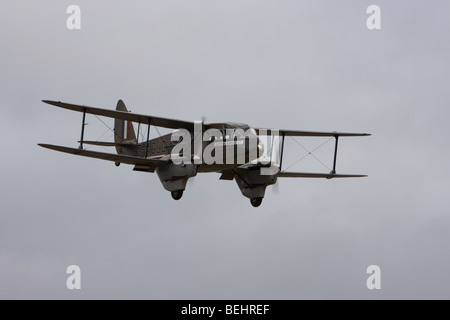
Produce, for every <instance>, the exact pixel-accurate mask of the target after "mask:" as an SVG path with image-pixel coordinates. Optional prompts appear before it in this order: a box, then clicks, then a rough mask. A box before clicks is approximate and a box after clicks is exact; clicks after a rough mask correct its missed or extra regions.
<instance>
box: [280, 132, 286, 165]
mask: <svg viewBox="0 0 450 320" xmlns="http://www.w3.org/2000/svg"><path fill="white" fill-rule="evenodd" d="M284 135H285V133H284V132H283V135H282V137H283V141H282V142H281V157H280V171H281V168H282V167H281V165H282V164H283V152H284Z"/></svg>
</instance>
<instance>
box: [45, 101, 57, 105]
mask: <svg viewBox="0 0 450 320" xmlns="http://www.w3.org/2000/svg"><path fill="white" fill-rule="evenodd" d="M42 102H43V103H47V104H52V105H56V104H58V103H61V101H53V100H42Z"/></svg>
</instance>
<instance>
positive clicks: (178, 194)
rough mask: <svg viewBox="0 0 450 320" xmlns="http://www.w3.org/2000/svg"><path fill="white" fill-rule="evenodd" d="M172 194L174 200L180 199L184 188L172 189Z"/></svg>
mask: <svg viewBox="0 0 450 320" xmlns="http://www.w3.org/2000/svg"><path fill="white" fill-rule="evenodd" d="M171 194H172V198H173V199H174V200H180V199H181V197H182V196H183V190H175V191H172V192H171Z"/></svg>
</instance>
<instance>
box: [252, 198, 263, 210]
mask: <svg viewBox="0 0 450 320" xmlns="http://www.w3.org/2000/svg"><path fill="white" fill-rule="evenodd" d="M262 199H263V198H261V197H258V198H252V199H250V203H251V204H252V206H254V207H255V208H256V207H259V206H260V205H261V202H262Z"/></svg>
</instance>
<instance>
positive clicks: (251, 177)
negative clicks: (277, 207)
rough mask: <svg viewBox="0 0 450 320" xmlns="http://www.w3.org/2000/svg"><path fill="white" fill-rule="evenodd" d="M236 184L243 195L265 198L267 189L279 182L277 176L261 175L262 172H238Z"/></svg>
mask: <svg viewBox="0 0 450 320" xmlns="http://www.w3.org/2000/svg"><path fill="white" fill-rule="evenodd" d="M238 173H239V174H236V175H235V179H236V182H237V184H238V186H239V189H240V190H241V192H242V195H243V196H245V197H247V198H250V199H255V198H264V194H265V192H266V187H267V186H270V185H272V184H275V183H276V182H277V175H276V174H275V175H261V173H260V170H238Z"/></svg>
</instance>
